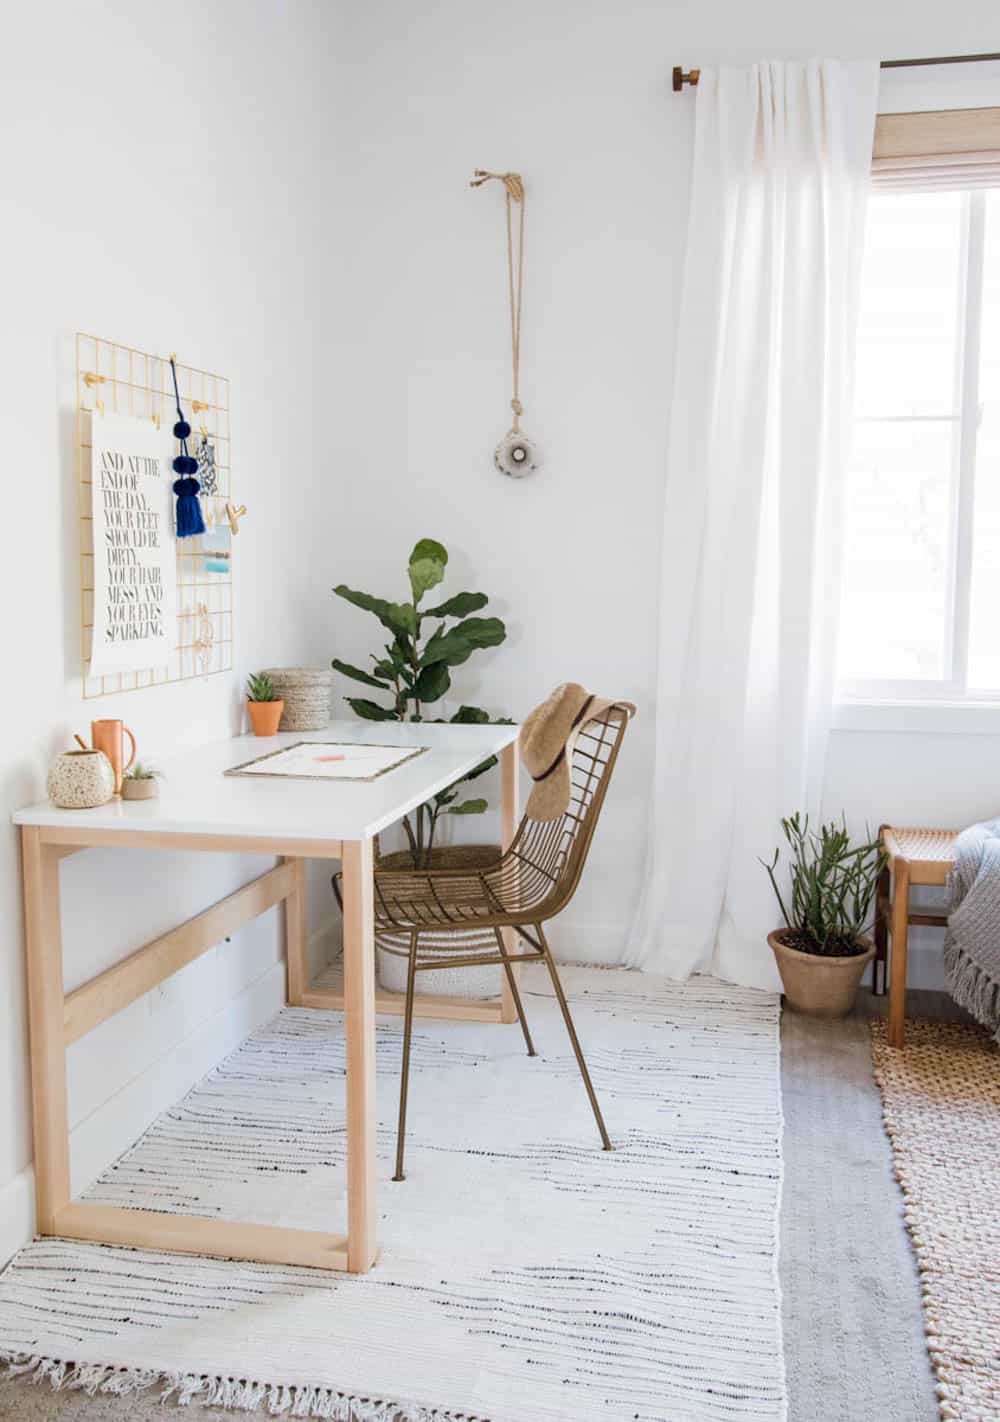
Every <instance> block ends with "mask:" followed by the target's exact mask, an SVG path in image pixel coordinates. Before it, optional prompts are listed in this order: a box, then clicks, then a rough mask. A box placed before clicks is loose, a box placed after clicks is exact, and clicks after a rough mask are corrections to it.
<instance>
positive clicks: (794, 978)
mask: <svg viewBox="0 0 1000 1422" xmlns="http://www.w3.org/2000/svg"><path fill="white" fill-rule="evenodd" d="M787 931H788V930H787V929H784V928H779V929H777V930H776V931H775V932H774V933H769V934H768V935H767V941H768V943H770V945H771V949H772V951H773V953H774V957H775V961H776V962H777V964H778V972H779V973H780V974H781V984H782V987H783V988H784V989H785V1001H786V1002H787V1003H788V1006H789V1007H791V1008H793V1009H794V1010H795V1011H796V1012H801V1013H802V1014H803V1015H804V1016H806V1017H846V1016H847V1014H848V1013H849V1012H850V1010H851V1008H852V1007H853V1006H854V999H855V997H856V996H857V991H858V984H859V983H860V982H861V977H862V974H863V973H864V971H865V969H866V968H867V966H868V964H869V963H870V962H871V960H872V959H873V958H874V956H875V949H874V947H873V946H872V942H871V939H869V938H859V939H858V942H859V943H861V944H863V945H864V947H865V949H866V951H865V952H864V953H857V954H855V955H854V956H853V957H850V958H825V957H823V956H822V955H821V954H819V953H802V952H800V951H799V949H798V948H790V947H789V946H788V944H787V943H784V942H783V941H782V940H783V938H784V936H785V934H786V933H787Z"/></svg>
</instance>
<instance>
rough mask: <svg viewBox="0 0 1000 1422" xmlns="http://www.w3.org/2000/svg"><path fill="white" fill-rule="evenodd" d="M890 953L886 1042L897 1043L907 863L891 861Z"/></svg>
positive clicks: (901, 1033)
mask: <svg viewBox="0 0 1000 1422" xmlns="http://www.w3.org/2000/svg"><path fill="white" fill-rule="evenodd" d="M893 880H894V883H893V886H892V956H891V958H890V959H889V1045H890V1047H901V1046H902V1045H903V1041H904V1038H905V1035H906V946H907V943H906V940H907V934H908V932H909V921H910V866H909V864H908V863H907V862H906V860H905V859H899V858H897V859H896V862H895V864H894V865H893Z"/></svg>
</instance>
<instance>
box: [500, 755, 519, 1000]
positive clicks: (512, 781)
mask: <svg viewBox="0 0 1000 1422" xmlns="http://www.w3.org/2000/svg"><path fill="white" fill-rule="evenodd" d="M517 823H518V784H517V742H516V741H515V742H514V743H513V745H509V746H504V748H503V750H502V751H501V752H500V843H501V847H502V848H503V849H508V848H509V847H510V845H511V844H512V843H513V840H514V836H515V834H516V833H517ZM500 931H501V933H502V934H503V941H504V947H505V948H506V950H507V952H508V953H516V952H517V948H518V938H517V933H516V932H515V930H514V929H513V928H503V929H501V930H500ZM520 969H521V965H520V963H514V964H512V972H513V973H514V980H515V982H516V981H517V980H518V978H519V977H520ZM517 1020H518V1017H517V1008H516V1006H515V1005H514V998H513V995H512V993H511V990H510V983H509V982H508V981H507V974H506V973H504V975H503V986H502V988H501V998H500V1021H501V1022H516V1021H517Z"/></svg>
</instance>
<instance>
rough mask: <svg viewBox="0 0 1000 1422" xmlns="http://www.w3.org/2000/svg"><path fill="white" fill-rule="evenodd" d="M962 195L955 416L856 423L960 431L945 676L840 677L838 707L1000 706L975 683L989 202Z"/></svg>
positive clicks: (954, 465)
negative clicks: (976, 523) (971, 681)
mask: <svg viewBox="0 0 1000 1422" xmlns="http://www.w3.org/2000/svg"><path fill="white" fill-rule="evenodd" d="M962 196H963V208H962V228H961V238H960V240H961V244H962V254H961V268H960V273H959V289H958V300H957V302H956V312H955V319H956V322H957V325H958V331H957V339H956V343H955V370H954V378H953V394H952V409H951V411H950V412H948V413H943V414H940V415H873V416H863V417H860V418H857V417H856V419H855V424H857V423H861V422H864V423H881V424H886V423H909V424H920V423H928V422H936V423H942V422H946V423H949V424H951V425H952V427H953V432H952V456H951V460H952V462H951V528H950V530H949V537H948V571H947V575H946V610H945V625H944V628H943V637H944V646H943V649H942V650H943V659H942V660H943V666H944V670H945V675H944V676H943V677H941V678H922V679H909V680H904V679H900V678H851V677H848V678H840V677H838V679H837V683H836V697H835V699H836V701H837V702H838V703H843V704H849V705H858V704H867V705H869V706H873V707H874V706H878V707H880V708H881V707H890V706H891V707H898V706H900V705H919V704H920V703H924V704H932V705H933V704H936V703H948V704H949V706H950V707H951V708H952V709H958V710H960V709H961V707H962V706H964V705H970V706H984V705H985V706H990V705H1000V688H997V689H995V690H992V689H990V690H981V691H980V690H975V689H970V688H969V686H968V684H967V678H968V662H969V629H970V608H971V596H972V559H973V517H974V510H975V479H976V453H977V440H978V430H979V421H980V417H981V412H980V405H979V377H980V346H981V326H982V296H983V262H984V253H985V225H986V198H985V193H984V191H983V190H982V189H980V188H972V189H967V190H963V194H962ZM872 201H878V192H877V191H876V192H874V193H873V195H872ZM880 612H881V615H883V616H885V617H891V615H892V607H891V603H890V604H889V605H888V606H887V607H885V608H883V609H880Z"/></svg>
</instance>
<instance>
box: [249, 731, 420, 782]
mask: <svg viewBox="0 0 1000 1422" xmlns="http://www.w3.org/2000/svg"><path fill="white" fill-rule="evenodd" d="M423 749H424V747H422V746H417V747H414V746H359V745H338V744H334V743H331V742H325V741H299V743H298V744H297V745H294V746H289V747H288V748H287V749H286V750H280V751H272V752H271V754H270V755H264V756H261V757H260V759H259V760H251V761H249V762H248V763H247V764H246V765H237V766H234V768H233V769H232V770H227V771H226V774H227V775H283V776H287V777H291V778H292V779H295V780H374V779H375V777H376V776H377V775H382V774H384V772H385V771H387V770H393V769H395V767H396V766H397V765H402V764H403V762H404V761H406V760H410V759H411V758H412V757H413V756H415V755H420V753H421V751H422V750H423Z"/></svg>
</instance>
